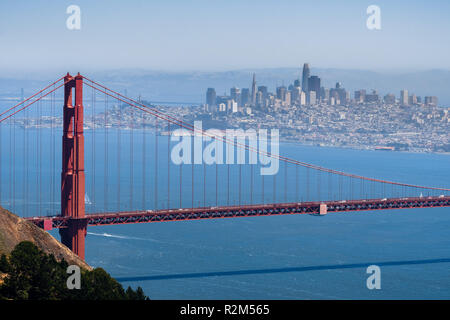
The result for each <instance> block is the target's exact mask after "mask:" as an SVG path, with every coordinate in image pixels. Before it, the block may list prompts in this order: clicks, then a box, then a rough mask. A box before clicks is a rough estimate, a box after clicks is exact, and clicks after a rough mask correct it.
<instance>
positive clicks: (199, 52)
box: [0, 0, 450, 76]
mask: <svg viewBox="0 0 450 320" xmlns="http://www.w3.org/2000/svg"><path fill="white" fill-rule="evenodd" d="M73 2H74V1H58V2H57V3H54V2H52V1H48V0H39V1H33V2H27V3H24V2H2V3H1V4H0V17H1V19H0V43H2V50H1V53H0V56H1V59H0V71H1V72H2V74H3V75H4V76H5V75H9V76H11V75H12V76H17V75H18V74H25V73H26V72H33V71H36V72H41V73H40V74H41V75H42V71H45V73H47V74H48V73H53V74H54V73H55V72H56V73H61V72H65V71H67V70H68V69H70V70H74V71H78V70H86V69H89V70H90V71H91V72H92V71H95V70H103V69H121V68H138V69H153V70H167V71H192V70H197V71H224V70H235V69H242V68H253V69H254V68H273V67H296V66H299V64H300V63H301V62H303V61H309V62H310V63H311V64H312V65H314V66H317V67H321V68H346V69H348V68H350V69H364V70H382V71H390V72H391V71H405V70H408V71H412V70H413V71H414V70H427V69H435V68H439V69H447V70H448V69H450V59H449V58H448V52H449V49H450V43H449V42H448V41H446V39H443V38H442V35H444V34H448V32H449V31H450V21H449V20H448V19H447V16H446V15H445V12H449V11H450V3H449V2H448V1H433V5H431V4H430V2H429V1H415V2H414V5H412V4H411V2H410V1H385V0H380V1H377V3H376V5H378V6H379V7H380V9H381V30H369V29H368V28H367V27H366V20H367V17H368V14H367V13H366V9H367V7H368V6H369V5H371V4H372V3H371V2H368V1H355V0H352V1H346V2H345V6H344V5H343V3H342V2H336V1H329V0H328V1H321V2H320V4H316V3H314V4H312V3H309V2H307V1H292V0H282V1H277V2H276V5H274V3H273V1H267V0H262V1H258V3H255V2H254V1H237V0H231V1H214V2H211V1H204V0H201V1H190V2H186V1H178V0H173V1H166V2H148V1H138V0H132V1H127V5H126V6H125V5H123V2H111V1H105V0H102V1H95V2H93V1H84V0H83V1H75V3H73ZM50 4H51V5H50ZM71 4H76V5H78V6H79V7H80V9H81V17H82V19H81V20H82V23H81V29H80V30H68V29H67V28H66V19H67V17H68V16H69V14H67V13H66V8H67V7H68V6H69V5H71ZM30 48H32V54H30V50H31V49H30Z"/></svg>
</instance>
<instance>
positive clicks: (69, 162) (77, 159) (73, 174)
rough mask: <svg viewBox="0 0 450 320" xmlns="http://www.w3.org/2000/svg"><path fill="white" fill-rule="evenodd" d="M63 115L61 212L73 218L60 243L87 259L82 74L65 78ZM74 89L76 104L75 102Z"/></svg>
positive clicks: (64, 230) (62, 233)
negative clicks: (73, 91)
mask: <svg viewBox="0 0 450 320" xmlns="http://www.w3.org/2000/svg"><path fill="white" fill-rule="evenodd" d="M64 82H65V85H64V116H63V137H62V172H61V215H62V216H64V217H70V219H69V223H68V227H67V228H64V229H61V230H60V235H61V242H62V243H63V244H64V245H66V246H67V247H69V248H70V249H71V250H72V251H73V252H74V253H76V254H77V255H78V256H79V257H80V258H81V259H83V260H84V248H85V245H84V241H85V237H86V227H87V219H86V218H85V202H84V201H85V200H84V197H85V176H84V135H83V77H82V76H81V75H80V74H78V75H77V76H75V77H72V76H71V75H70V74H67V75H66V76H65V77H64ZM72 89H75V105H73V103H72Z"/></svg>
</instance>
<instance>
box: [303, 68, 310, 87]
mask: <svg viewBox="0 0 450 320" xmlns="http://www.w3.org/2000/svg"><path fill="white" fill-rule="evenodd" d="M309 74H310V70H309V63H305V64H304V65H303V73H302V89H303V91H304V92H306V93H308V91H309V86H308V80H309Z"/></svg>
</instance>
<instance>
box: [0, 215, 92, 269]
mask: <svg viewBox="0 0 450 320" xmlns="http://www.w3.org/2000/svg"><path fill="white" fill-rule="evenodd" d="M21 241H31V242H33V243H34V244H35V245H36V246H37V247H38V248H39V249H41V250H42V251H44V252H45V253H47V254H53V255H54V256H55V258H56V260H58V261H60V260H62V259H64V260H66V261H67V263H69V264H75V265H78V266H80V267H82V268H85V269H87V270H92V267H90V266H89V265H88V264H87V263H85V262H84V261H83V260H81V259H80V258H79V257H78V256H77V255H75V254H74V253H73V252H72V251H70V250H69V249H68V248H67V247H66V246H64V245H63V244H61V243H60V242H59V241H58V240H56V239H55V238H53V237H52V236H51V235H50V234H49V233H47V232H45V231H44V230H42V229H40V228H39V227H37V226H35V225H33V224H32V223H29V222H28V221H26V220H24V219H22V218H20V217H18V216H16V215H14V214H12V213H11V212H9V211H7V210H5V209H3V208H2V207H0V255H1V254H10V253H11V251H12V250H13V249H14V247H15V246H16V245H17V244H18V243H20V242H21Z"/></svg>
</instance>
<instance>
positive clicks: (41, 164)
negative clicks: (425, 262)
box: [0, 73, 450, 259]
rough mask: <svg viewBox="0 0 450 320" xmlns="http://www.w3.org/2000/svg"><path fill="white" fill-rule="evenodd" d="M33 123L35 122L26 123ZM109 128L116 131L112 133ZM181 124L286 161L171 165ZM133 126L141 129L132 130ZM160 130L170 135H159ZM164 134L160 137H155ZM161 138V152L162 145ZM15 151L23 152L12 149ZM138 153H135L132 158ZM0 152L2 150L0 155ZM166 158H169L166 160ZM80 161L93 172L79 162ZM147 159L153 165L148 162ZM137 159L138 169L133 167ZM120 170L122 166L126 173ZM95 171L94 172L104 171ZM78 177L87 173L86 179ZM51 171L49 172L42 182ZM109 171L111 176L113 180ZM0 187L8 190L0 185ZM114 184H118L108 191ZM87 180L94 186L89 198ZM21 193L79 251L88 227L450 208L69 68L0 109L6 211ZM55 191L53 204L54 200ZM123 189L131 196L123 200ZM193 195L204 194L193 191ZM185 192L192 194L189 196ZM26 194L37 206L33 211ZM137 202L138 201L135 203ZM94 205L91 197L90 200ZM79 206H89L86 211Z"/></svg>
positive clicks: (27, 212)
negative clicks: (274, 149) (236, 134)
mask: <svg viewBox="0 0 450 320" xmlns="http://www.w3.org/2000/svg"><path fill="white" fill-rule="evenodd" d="M60 88H63V90H64V106H63V110H62V111H63V116H62V121H60V125H61V126H62V128H63V132H62V144H61V155H62V156H61V159H60V160H61V167H60V168H61V179H60V185H59V184H58V183H57V182H56V174H55V172H56V171H57V169H59V168H57V165H56V159H57V156H56V151H57V149H58V148H57V147H56V145H55V135H56V128H57V127H58V120H57V119H58V116H57V114H59V113H60V111H59V108H58V107H57V106H56V100H55V93H56V92H57V91H58V89H60ZM84 88H86V89H88V90H90V93H91V96H90V98H91V100H90V103H88V107H89V108H90V111H91V113H90V114H85V109H86V108H85V107H84V104H85V102H86V101H88V100H89V98H86V97H83V91H84V90H83V89H84ZM85 91H86V90H85ZM98 95H101V96H103V101H104V103H105V105H104V110H103V113H96V109H95V108H96V105H97V102H98V100H97V96H98ZM44 101H47V102H49V101H50V106H51V108H50V109H51V110H50V114H48V115H44V114H43V112H44V110H45V108H44V106H43V102H44ZM111 103H116V106H119V108H116V109H114V110H111V108H110V104H111ZM36 105H37V110H36V111H37V118H35V119H34V120H33V121H31V120H30V118H29V113H28V112H29V110H30V107H31V106H36ZM120 106H127V107H128V108H130V110H132V111H131V115H132V117H131V118H130V119H128V120H127V119H126V115H125V114H123V113H122V111H121V110H122V109H121V107H120ZM97 111H99V110H98V106H97ZM113 113H116V115H118V117H117V121H119V123H117V122H114V121H113V120H112V116H111V115H112V114H113ZM20 116H22V117H20ZM87 119H89V120H90V121H91V123H90V126H91V130H90V132H89V134H90V138H91V140H90V141H89V143H90V147H91V151H90V159H86V156H85V149H86V148H85V131H84V130H85V120H87ZM99 120H100V121H101V122H103V123H102V125H103V131H101V130H98V128H97V127H96V124H95V123H96V121H99ZM121 121H124V122H125V121H127V122H128V123H130V122H131V124H130V126H131V128H130V130H128V134H129V140H124V137H123V136H122V135H123V134H122V135H121V133H120V132H121V130H120V128H121ZM17 123H19V124H20V125H21V126H22V127H23V128H24V129H25V132H26V133H25V134H24V135H23V137H21V138H19V137H16V134H15V130H16V126H17ZM30 123H33V124H34V127H35V129H37V130H33V126H32V125H30ZM149 123H150V125H149ZM45 125H47V128H48V126H50V131H51V138H49V139H45V138H43V137H42V134H41V131H42V128H43V127H44V126H45ZM115 127H116V128H117V129H119V130H117V131H116V132H110V131H112V130H113V129H114V128H115ZM149 127H150V128H151V129H152V133H154V137H152V138H149V137H148V136H147V134H148V131H150V130H148V128H149ZM181 128H182V129H185V130H188V131H189V132H191V133H192V134H193V135H194V134H197V135H200V136H202V137H208V138H210V139H212V140H216V141H220V142H222V143H225V144H228V145H232V146H233V147H235V148H237V149H240V150H244V151H246V152H248V154H249V155H250V154H251V153H253V154H258V155H260V156H264V157H270V158H276V159H277V160H278V161H280V163H282V164H283V166H282V169H281V172H280V175H281V178H280V177H277V176H279V175H273V176H272V177H264V176H258V175H256V174H254V168H253V167H254V166H252V165H241V164H236V165H234V164H233V165H231V164H228V165H219V164H218V163H217V162H216V163H215V164H214V165H213V166H212V168H206V165H205V163H203V164H201V165H198V164H191V165H189V166H188V165H186V164H180V165H178V168H174V167H173V165H171V164H170V144H171V141H170V137H171V132H173V131H174V130H176V129H181ZM134 129H141V130H140V132H138V131H136V132H137V133H134ZM163 130H164V131H163ZM29 131H32V132H31V133H29ZM99 131H101V132H99ZM162 132H164V133H166V135H167V137H165V136H163V135H161V134H160V133H162ZM30 134H31V136H30ZM97 134H101V135H102V139H98V138H96V135H97ZM138 135H140V136H139V140H138V139H137V136H138ZM2 136H3V137H2ZM8 138H9V139H8ZM21 139H22V140H21ZM149 139H154V140H153V141H152V144H153V145H152V148H148V146H147V144H148V140H149ZM165 139H167V141H160V140H165ZM136 141H138V142H137V143H136ZM2 143H3V146H2ZM96 143H98V145H97V144H96ZM163 144H164V145H165V148H166V149H164V150H162V149H161V146H162V145H163ZM2 148H4V149H5V151H3V149H2ZM19 149H20V151H21V152H22V153H23V156H18V155H17V154H18V152H19ZM102 149H103V150H102ZM111 149H113V150H111ZM100 152H102V153H101V155H100V156H101V157H102V163H101V164H100V165H99V164H98V163H97V160H98V153H100ZM216 152H217V151H216ZM43 153H49V154H50V156H49V157H48V158H49V159H50V160H48V158H47V159H46V160H45V161H44V159H43ZM112 153H114V157H113V155H112ZM135 153H139V156H140V158H139V161H137V159H136V158H137V156H135V155H134V154H135ZM2 154H3V155H6V156H5V157H3V163H2V162H1V160H2V157H1V155H2ZM124 158H126V159H124ZM124 160H126V161H124ZM150 160H151V161H150ZM166 160H167V164H166V165H165V166H163V165H162V163H163V161H166ZM5 162H6V164H5ZM86 162H87V164H88V165H89V166H90V169H91V171H92V172H89V171H87V170H86ZM124 162H125V163H124ZM149 163H152V168H150V167H151V166H149V165H148V164H149ZM138 166H139V168H141V169H140V171H138V170H135V169H136V168H137V167H138ZM219 166H220V167H221V168H219ZM236 166H237V167H236ZM99 167H100V168H99ZM186 167H188V169H187V170H186ZM243 167H244V169H243ZM124 168H125V170H128V172H127V173H126V177H125V179H124V171H123V169H124ZM2 169H3V170H2ZM183 169H184V171H183ZM189 169H190V170H189ZM98 171H101V175H100V174H98ZM137 171H138V172H137ZM149 171H151V172H149ZM164 171H165V172H164ZM18 172H20V178H19V174H18ZM85 175H88V180H87V178H86V176H85ZM48 176H49V177H50V178H49V179H47V180H46V177H47V178H48ZM113 176H115V179H116V181H115V183H114V185H113V182H114V181H112V177H113ZM99 178H101V179H102V180H103V184H102V185H101V186H100V189H102V193H103V199H101V200H103V203H102V201H101V200H99V199H98V198H99V197H96V196H95V194H96V190H97V189H99V185H100V184H99V182H98V179H99ZM31 180H33V181H31ZM124 180H125V181H124ZM277 180H278V181H277ZM280 180H281V181H280ZM124 183H125V184H126V186H125V188H124V186H123V184H124ZM30 184H35V186H34V190H31V191H30ZM5 185H6V188H5V187H4V186H5ZM2 186H3V189H6V190H3V192H2ZM113 187H115V190H112V189H113ZM86 188H89V189H90V192H91V194H92V197H91V199H89V201H87V192H86ZM162 188H164V189H165V190H164V192H162V190H161V189H162ZM269 188H270V189H271V190H270V192H268V189H269ZM136 189H138V191H139V192H140V193H141V197H140V198H141V199H139V200H138V199H136V198H137V197H136V196H135V192H134V191H135V190H136ZM55 190H56V191H55ZM19 191H21V192H20V193H21V200H22V202H23V205H22V211H23V212H22V216H23V217H24V218H25V219H27V220H28V221H30V222H32V223H34V224H36V225H37V226H39V227H41V228H43V229H44V230H51V229H54V228H57V229H59V232H60V235H61V241H62V243H64V244H65V245H66V246H68V247H69V248H70V249H71V250H72V251H73V252H75V253H76V254H77V255H79V256H80V257H81V258H82V259H84V251H85V237H86V232H87V231H86V230H87V227H88V226H99V225H115V224H129V223H150V222H168V221H183V220H201V219H219V218H237V217H255V216H271V215H286V214H313V215H325V214H328V213H338V212H350V211H372V210H386V209H413V208H433V207H448V206H450V189H449V188H444V187H433V186H422V185H415V184H408V183H401V182H395V181H389V180H385V179H379V178H370V177H365V176H361V175H356V174H351V173H347V172H343V171H337V170H333V169H329V168H325V167H322V166H317V165H314V164H311V163H307V162H302V161H299V160H296V159H293V158H290V157H286V156H281V155H279V154H276V153H271V152H268V151H264V150H261V149H258V148H255V147H254V146H253V145H252V144H250V143H249V144H246V143H243V142H242V141H239V140H237V141H236V140H234V139H229V138H227V137H223V136H217V135H212V134H211V133H210V132H209V131H208V130H203V129H199V128H198V127H195V126H194V125H193V124H190V123H187V122H186V121H184V120H183V119H181V118H178V117H175V116H173V115H170V114H169V113H168V112H163V111H161V110H159V109H158V108H156V107H153V106H150V105H147V104H144V103H142V102H141V101H137V100H134V99H131V98H129V97H127V96H126V95H123V94H120V93H119V92H117V91H114V90H111V89H109V88H108V87H106V86H104V85H102V84H100V83H98V82H96V81H94V80H91V79H89V78H87V77H85V76H82V75H80V74H77V75H76V76H71V75H70V74H69V73H68V74H67V75H66V76H64V77H61V78H59V79H57V80H56V81H54V82H53V83H51V84H49V85H48V86H46V87H44V88H43V89H41V90H39V91H38V92H36V93H35V94H33V95H31V96H30V97H28V98H26V99H22V101H20V102H19V103H17V104H15V105H14V106H12V107H10V108H8V109H7V110H5V111H2V112H1V113H0V204H1V205H3V206H5V205H6V206H7V207H8V208H9V209H10V210H12V211H15V210H16V209H18V207H19V206H18V205H17V202H18V193H19ZM58 191H59V193H60V207H59V208H56V205H55V204H58V201H56V200H55V197H56V196H57V193H58ZM113 191H115V192H113ZM127 191H128V203H126V202H127V201H125V202H124V201H121V198H122V197H123V194H125V193H126V192H127ZM30 193H33V194H34V196H35V197H33V194H32V195H31V196H30ZM44 193H50V194H51V198H52V201H51V205H50V206H47V209H48V210H49V211H47V212H46V213H45V214H44V212H43V204H42V202H43V197H45V196H46V195H45V194H44ZM2 194H3V196H2ZM4 194H7V197H8V198H9V201H8V202H4V201H3V202H2V198H4V197H5V196H4ZM171 194H172V195H173V194H177V195H176V196H175V198H178V199H174V197H172V198H171ZM197 194H202V195H201V196H200V197H199V196H198V195H197ZM149 195H150V196H149ZM189 196H190V201H189V200H187V199H188V198H189ZM111 198H113V199H114V204H113V205H112V204H111V203H108V201H109V202H111V201H110V200H108V199H111ZM149 198H153V199H152V201H153V204H150V203H149V201H150V200H149ZM161 198H164V201H166V200H167V204H165V205H161V200H160V199H161ZM199 198H201V199H199ZM280 198H281V199H280ZM32 200H33V201H35V202H36V203H38V206H34V207H32V208H31V209H30V206H31V205H30V203H31V202H32ZM174 201H176V202H177V204H176V205H174ZM196 201H197V202H196ZM136 202H140V203H139V205H136ZM91 203H94V204H95V205H93V206H91V205H90V204H91ZM99 203H102V204H99ZM86 205H88V206H90V207H92V208H91V209H90V210H89V209H86ZM113 206H115V208H112V207H113Z"/></svg>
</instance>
